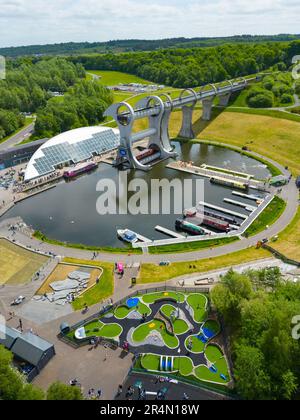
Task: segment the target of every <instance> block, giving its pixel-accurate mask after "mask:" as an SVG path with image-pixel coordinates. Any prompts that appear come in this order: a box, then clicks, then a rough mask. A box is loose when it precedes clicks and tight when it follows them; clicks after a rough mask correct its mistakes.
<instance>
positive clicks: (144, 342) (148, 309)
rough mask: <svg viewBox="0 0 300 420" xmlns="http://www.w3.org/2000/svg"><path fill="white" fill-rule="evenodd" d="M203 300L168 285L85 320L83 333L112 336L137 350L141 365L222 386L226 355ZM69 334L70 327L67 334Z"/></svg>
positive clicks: (227, 376)
mask: <svg viewBox="0 0 300 420" xmlns="http://www.w3.org/2000/svg"><path fill="white" fill-rule="evenodd" d="M208 313H209V301H208V298H207V297H206V296H205V295H203V294H201V293H193V294H183V293H177V292H173V291H168V292H159V293H150V294H145V295H139V296H136V297H133V298H129V299H127V301H125V303H123V304H122V305H120V306H118V307H116V308H114V309H113V310H111V311H110V312H108V313H106V314H105V315H103V316H101V317H100V318H99V319H95V320H93V321H91V322H88V323H86V324H85V325H84V326H83V327H81V330H83V329H84V332H85V336H86V337H85V338H94V337H102V338H106V339H114V340H115V341H117V342H118V343H119V345H120V346H122V345H123V344H124V343H125V342H126V343H129V349H130V351H131V352H132V353H134V354H136V355H142V356H141V358H140V365H141V367H142V369H144V370H146V371H148V372H150V373H155V374H161V375H166V374H169V375H171V374H173V375H179V376H181V377H187V378H189V379H193V378H194V379H196V380H200V381H204V382H210V383H213V384H217V385H224V386H226V385H227V384H228V383H229V382H230V380H231V376H230V372H229V368H228V364H227V359H226V357H225V355H224V353H223V351H222V350H221V348H219V346H218V345H217V344H216V343H214V339H215V338H216V336H218V335H219V333H220V332H221V327H220V324H219V322H218V321H217V320H215V319H210V318H209V317H208ZM71 336H72V339H74V331H73V332H72V333H71V335H70V337H71Z"/></svg>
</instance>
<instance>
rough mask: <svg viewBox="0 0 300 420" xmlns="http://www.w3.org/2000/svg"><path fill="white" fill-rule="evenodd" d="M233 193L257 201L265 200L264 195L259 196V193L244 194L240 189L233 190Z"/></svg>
mask: <svg viewBox="0 0 300 420" xmlns="http://www.w3.org/2000/svg"><path fill="white" fill-rule="evenodd" d="M232 194H233V195H235V196H238V197H242V198H247V199H248V200H252V201H255V202H257V201H264V199H263V198H262V197H258V196H257V195H253V194H244V193H241V192H239V191H232Z"/></svg>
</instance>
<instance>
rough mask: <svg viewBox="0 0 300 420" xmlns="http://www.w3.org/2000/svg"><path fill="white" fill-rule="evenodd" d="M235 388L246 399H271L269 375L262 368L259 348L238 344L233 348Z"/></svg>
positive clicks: (262, 359)
mask: <svg viewBox="0 0 300 420" xmlns="http://www.w3.org/2000/svg"><path fill="white" fill-rule="evenodd" d="M235 355H236V360H235V370H234V372H235V378H236V381H237V390H238V392H239V393H240V394H241V395H242V396H243V398H245V399H247V400H264V399H272V395H271V383H270V377H269V376H268V374H267V373H266V372H265V370H264V357H263V354H262V353H261V352H260V350H259V349H256V348H255V347H250V346H246V345H239V346H238V347H237V348H236V350H235Z"/></svg>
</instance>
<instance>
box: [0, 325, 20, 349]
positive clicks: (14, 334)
mask: <svg viewBox="0 0 300 420" xmlns="http://www.w3.org/2000/svg"><path fill="white" fill-rule="evenodd" d="M19 337H21V333H20V332H19V331H18V330H15V329H14V328H10V327H8V326H6V325H4V324H1V323H0V344H1V345H2V346H4V347H5V348H7V349H8V350H11V348H12V346H13V345H14V343H15V341H16V339H17V338H19Z"/></svg>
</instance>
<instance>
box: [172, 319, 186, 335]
mask: <svg viewBox="0 0 300 420" xmlns="http://www.w3.org/2000/svg"><path fill="white" fill-rule="evenodd" d="M173 327H174V333H175V334H176V335H181V334H185V333H186V332H188V330H189V326H188V324H187V323H186V322H185V321H184V320H183V319H176V321H175V322H174V324H173Z"/></svg>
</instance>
